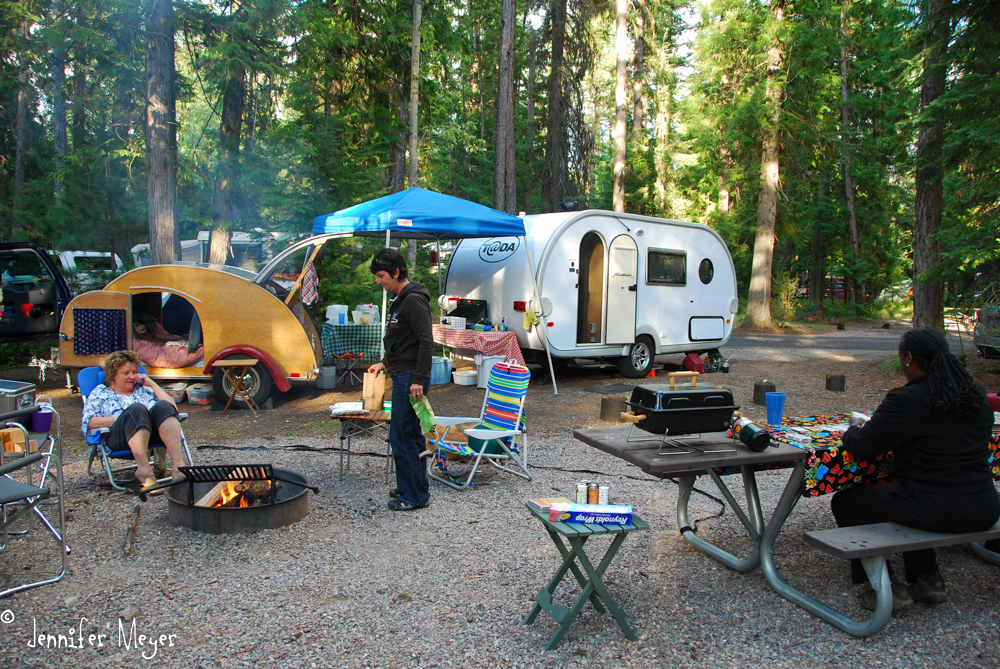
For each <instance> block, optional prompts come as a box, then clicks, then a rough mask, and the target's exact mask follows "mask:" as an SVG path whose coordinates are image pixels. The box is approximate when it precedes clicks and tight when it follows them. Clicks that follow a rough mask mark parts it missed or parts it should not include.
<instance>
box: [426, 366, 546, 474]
mask: <svg viewBox="0 0 1000 669" xmlns="http://www.w3.org/2000/svg"><path fill="white" fill-rule="evenodd" d="M530 380H531V374H530V373H529V372H528V368H527V367H522V366H520V365H514V364H507V363H499V364H496V365H493V369H492V370H490V377H489V380H488V381H487V382H486V395H485V397H483V408H482V411H481V412H480V414H479V418H444V417H441V416H438V417H436V420H435V423H436V425H435V428H434V429H435V437H436V438H435V439H433V440H431V444H432V445H433V446H435V447H436V448H435V451H434V463H433V464H432V465H431V466H430V469H429V471H428V474H427V475H428V476H429V477H430V478H432V479H434V480H435V481H440V482H441V483H444V484H445V485H447V486H451V487H452V488H455V489H456V490H461V489H462V488H465V487H466V486H469V485H475V484H474V483H473V482H472V477H474V476H475V475H476V470H477V469H478V468H479V463H480V462H482V461H483V460H484V459H485V460H486V461H487V462H489V463H490V464H491V465H493V466H494V467H496V468H497V469H500V470H502V471H505V472H508V473H510V474H514V475H515V476H520V477H521V478H523V479H526V480H528V481H530V480H531V474H530V473H528V432H527V428H526V427H525V421H524V398H525V396H526V395H527V393H528V382H529V381H530ZM463 423H477V425H476V427H473V428H462V427H459V429H460V430H461V432H462V434H464V435H465V436H466V437H468V439H469V442H468V443H467V444H466V443H462V442H458V441H447V440H446V439H444V438H443V437H444V436H447V431H448V428H449V427H451V426H460V425H461V424H463ZM441 428H444V431H443V432H442V430H441ZM518 437H520V444H519V443H518ZM447 453H454V454H455V455H459V456H464V457H470V458H475V460H474V461H473V463H472V468H471V469H470V470H469V471H468V473H467V474H453V473H451V472H449V471H448V464H447V462H446V454H447ZM507 465H510V466H507ZM515 465H516V467H515ZM435 468H436V469H437V470H438V471H440V472H441V475H440V476H439V475H437V474H435V473H434V469H435ZM463 477H464V478H463Z"/></svg>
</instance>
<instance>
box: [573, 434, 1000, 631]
mask: <svg viewBox="0 0 1000 669" xmlns="http://www.w3.org/2000/svg"><path fill="white" fill-rule="evenodd" d="M846 423H847V416H846V415H844V414H827V415H820V416H802V417H797V418H786V419H784V420H783V421H782V424H781V426H779V427H778V428H771V429H769V432H770V433H771V436H772V446H771V447H770V448H767V449H765V450H764V451H762V452H759V453H757V452H754V451H751V450H750V449H749V448H747V447H745V446H743V444H742V443H739V442H734V441H733V439H732V438H731V437H729V436H728V435H727V434H725V433H716V434H705V435H701V436H700V437H699V438H696V439H690V438H688V439H679V440H678V439H677V438H675V442H674V443H680V444H684V446H685V448H680V449H678V448H675V447H670V446H664V445H663V438H662V437H661V436H659V435H653V434H649V433H644V432H642V431H641V430H637V429H633V428H624V427H623V428H594V429H583V430H574V432H573V436H574V437H575V438H577V439H579V440H580V441H582V442H583V443H585V444H588V445H590V446H593V447H595V448H598V449H600V450H602V451H604V452H606V453H609V454H611V455H615V456H616V457H620V458H623V459H624V460H626V461H627V462H631V463H632V464H635V465H637V466H638V467H639V468H640V469H642V470H643V471H644V472H646V473H649V474H652V475H653V476H657V477H659V478H678V479H679V488H680V490H679V493H678V499H677V524H678V527H679V528H680V532H681V535H682V536H683V537H684V539H685V541H687V542H688V543H689V544H691V545H692V546H694V547H695V548H697V549H698V550H700V551H702V552H703V553H705V554H706V555H708V556H710V557H712V558H714V559H715V560H717V561H719V562H721V563H722V564H724V565H726V566H727V567H729V568H731V569H734V570H736V571H741V572H748V571H751V570H753V569H756V568H757V567H758V566H760V567H762V569H763V571H764V578H765V579H766V580H767V582H768V584H769V585H770V586H771V587H772V588H773V589H774V590H775V592H777V593H778V594H780V595H781V596H782V597H784V598H786V599H788V600H789V601H791V602H793V603H795V604H797V605H799V606H801V607H802V608H805V609H806V610H807V611H809V612H810V613H813V614H814V615H816V616H818V617H820V618H822V619H824V620H826V621H827V622H829V623H830V624H832V625H834V626H836V627H838V628H839V629H841V630H844V631H845V632H848V633H850V634H854V635H855V636H867V635H869V634H871V633H872V630H873V629H874V628H875V627H877V625H878V623H879V622H881V624H882V625H883V626H884V624H885V621H872V622H870V623H857V622H855V621H853V620H851V619H849V618H847V617H846V616H843V615H842V614H840V613H838V612H837V611H834V610H833V609H830V608H829V607H827V606H825V605H823V604H821V603H819V602H817V601H816V600H814V599H813V598H811V597H809V596H808V595H806V594H804V593H802V592H799V591H798V590H796V589H795V588H793V587H791V586H790V585H788V584H787V583H785V582H784V580H782V578H781V576H780V575H779V574H778V571H777V567H776V566H775V562H774V543H775V540H776V539H777V537H778V534H779V533H780V532H781V529H782V527H783V526H784V524H785V521H786V520H787V519H788V517H789V516H790V515H791V513H792V510H793V509H794V508H795V505H796V504H797V503H798V501H799V499H801V498H802V497H816V496H819V495H825V494H829V493H833V492H836V491H838V490H843V489H846V488H849V487H852V486H855V485H860V484H864V483H877V482H879V481H887V480H891V479H892V477H893V473H892V458H891V454H886V455H884V456H878V457H877V458H875V459H874V460H872V461H871V462H868V461H864V460H855V459H854V458H853V457H852V456H851V454H850V453H847V452H846V451H844V450H843V448H842V446H841V439H842V437H843V430H844V429H846ZM790 427H800V428H803V429H806V430H809V432H808V434H809V435H810V436H811V437H812V438H813V441H812V443H809V444H793V443H788V442H786V441H783V439H788V437H787V434H788V432H789V430H788V429H787V428H790ZM990 453H991V454H990V466H991V468H992V470H993V475H994V478H995V479H997V480H1000V434H996V433H994V434H993V438H992V440H991V442H990ZM789 469H790V470H791V471H790V474H789V477H788V480H787V482H786V483H785V487H784V490H783V491H782V494H781V498H780V499H779V501H778V504H777V506H776V507H775V509H774V512H773V513H772V514H771V517H770V519H769V520H767V521H766V523H765V521H764V516H763V513H762V510H761V505H760V497H759V495H758V492H757V480H756V476H755V473H756V472H757V471H761V470H789ZM737 473H738V474H740V475H741V478H742V483H743V489H744V492H745V494H746V503H747V509H746V510H745V511H744V509H743V508H742V507H741V506H740V505H739V503H738V502H737V501H736V498H735V497H734V496H733V494H732V492H731V491H730V490H729V488H728V487H727V485H726V483H725V481H724V480H723V477H726V476H730V475H734V474H737ZM702 475H707V476H709V477H710V478H712V480H713V481H714V482H715V484H716V485H717V486H718V488H719V490H720V491H721V492H722V494H723V496H724V497H725V499H726V501H727V502H728V504H729V505H730V507H731V508H732V509H733V512H734V513H735V515H736V516H737V518H739V520H740V522H741V523H742V525H743V527H744V528H745V530H746V532H747V534H748V536H749V537H750V540H751V544H752V548H751V552H750V555H749V557H747V558H738V557H736V556H734V555H732V554H730V553H728V552H726V551H724V550H723V549H721V548H719V547H718V546H715V545H713V544H711V543H710V542H708V541H705V540H703V539H701V538H700V537H698V536H697V534H696V533H695V529H694V528H693V527H691V526H690V524H689V522H688V509H687V507H688V500H689V498H690V495H691V492H692V491H693V489H694V483H695V480H696V478H697V477H698V476H702ZM869 578H870V579H871V580H872V583H873V585H875V587H880V585H881V584H882V583H883V581H884V584H885V587H888V574H887V573H885V566H884V564H882V566H881V567H880V568H879V569H878V570H875V571H874V573H870V574H869ZM878 629H881V628H880V627H879V628H878Z"/></svg>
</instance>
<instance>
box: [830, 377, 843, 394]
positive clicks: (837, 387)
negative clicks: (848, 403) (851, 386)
mask: <svg viewBox="0 0 1000 669" xmlns="http://www.w3.org/2000/svg"><path fill="white" fill-rule="evenodd" d="M826 389H827V390H832V391H833V392H835V393H842V392H845V391H846V390H847V377H845V376H844V375H843V374H827V375H826Z"/></svg>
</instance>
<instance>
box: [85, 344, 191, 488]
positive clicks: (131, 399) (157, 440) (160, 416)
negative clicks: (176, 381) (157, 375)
mask: <svg viewBox="0 0 1000 669" xmlns="http://www.w3.org/2000/svg"><path fill="white" fill-rule="evenodd" d="M141 363H142V361H141V360H140V359H139V355H138V354H137V353H135V352H134V351H116V352H114V353H112V354H111V355H109V356H108V357H107V358H106V359H105V361H104V383H103V384H98V385H97V387H95V388H94V390H93V391H92V392H91V393H90V396H89V397H88V398H87V402H86V404H85V405H84V409H83V425H82V429H83V431H84V432H86V431H87V430H96V429H100V428H111V430H110V432H109V433H108V436H107V444H108V447H109V448H110V449H111V450H112V451H120V450H125V448H126V446H127V447H128V449H129V450H130V451H132V455H133V456H134V457H135V462H136V465H137V466H136V470H135V477H136V478H137V479H138V480H139V482H140V483H142V487H143V488H148V487H150V486H153V485H156V477H155V476H154V475H153V469H152V467H150V465H149V450H148V449H149V445H150V444H151V443H152V444H163V445H164V446H166V448H167V452H168V453H170V459H171V461H172V462H173V463H174V473H173V477H174V478H175V479H176V478H179V477H180V476H181V474H180V472H178V471H177V466H178V465H180V464H182V463H183V462H184V461H183V460H182V459H181V424H180V420H179V417H178V415H177V405H176V404H174V401H173V399H171V398H170V396H169V395H167V393H166V392H164V390H163V389H162V388H160V386H158V385H157V384H156V382H155V381H153V380H152V379H150V378H149V377H148V376H146V375H145V374H142V373H140V372H139V367H140V365H141Z"/></svg>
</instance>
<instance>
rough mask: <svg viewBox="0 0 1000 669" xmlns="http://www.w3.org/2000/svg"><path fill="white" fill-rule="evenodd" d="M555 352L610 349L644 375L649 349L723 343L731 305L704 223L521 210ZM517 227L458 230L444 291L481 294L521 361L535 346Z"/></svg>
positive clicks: (723, 268) (729, 277)
mask: <svg viewBox="0 0 1000 669" xmlns="http://www.w3.org/2000/svg"><path fill="white" fill-rule="evenodd" d="M524 227H525V231H526V232H527V240H528V244H530V251H531V257H532V259H533V260H534V261H535V263H536V264H535V267H536V273H535V277H536V280H537V282H538V294H539V295H540V296H541V302H542V306H543V307H544V312H545V316H544V318H545V322H546V323H547V324H548V334H547V337H548V342H549V344H550V349H551V353H552V356H553V357H555V358H564V359H566V358H569V359H573V358H583V359H604V360H607V359H617V361H618V365H619V368H620V369H621V371H622V373H623V374H625V375H626V376H628V377H631V378H639V377H643V376H646V375H647V374H648V373H649V371H650V369H651V368H652V366H653V356H654V355H656V354H661V353H688V352H698V353H703V352H706V351H712V350H715V349H718V348H719V347H720V346H723V345H724V344H725V343H726V341H727V340H728V339H729V335H730V334H731V333H732V329H733V315H734V314H735V313H736V311H737V308H738V306H739V301H738V299H737V296H736V271H735V269H734V267H733V258H732V256H731V255H730V254H729V249H728V248H727V247H726V244H725V242H724V241H722V238H721V237H720V236H719V234H718V233H717V232H715V230H712V229H711V228H709V227H707V226H705V225H700V224H698V223H685V222H682V221H669V220H665V219H660V218H650V217H648V216H637V215H633V214H618V213H614V212H610V211H594V210H591V211H576V212H564V213H555V214H540V215H535V216H525V217H524ZM522 244H523V240H522V239H521V238H519V237H502V238H492V239H464V240H462V241H461V242H460V243H459V245H458V247H457V248H456V249H455V252H454V254H453V255H452V259H451V262H450V263H449V265H448V276H447V280H446V287H445V292H446V293H447V294H448V295H457V296H459V297H462V298H467V299H476V300H486V301H487V304H488V308H489V318H490V320H491V321H493V322H499V321H500V320H501V319H502V318H506V321H507V324H508V328H509V329H510V330H511V331H513V332H515V333H517V339H518V343H519V344H520V346H521V349H522V350H523V351H524V353H525V358H526V359H529V360H536V361H541V360H542V359H543V358H544V350H545V349H544V346H543V343H542V341H540V340H539V334H538V330H539V328H540V326H541V324H539V326H535V327H534V328H532V329H531V331H530V332H527V331H525V330H524V328H523V326H522V323H523V321H524V317H525V312H526V309H528V308H530V307H534V309H533V310H534V311H535V312H536V313H539V312H540V311H541V309H540V308H539V305H538V304H535V303H533V302H532V294H533V289H532V284H531V274H530V272H529V269H528V261H527V255H526V254H525V253H524V250H523V249H521V248H520V247H521V245H522Z"/></svg>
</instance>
